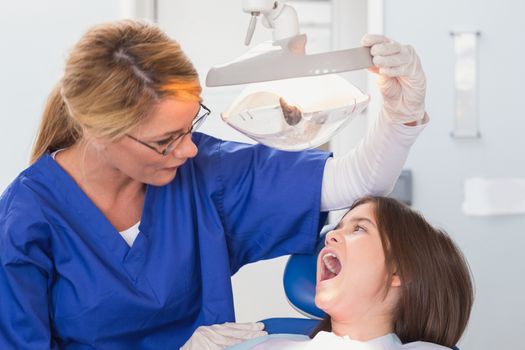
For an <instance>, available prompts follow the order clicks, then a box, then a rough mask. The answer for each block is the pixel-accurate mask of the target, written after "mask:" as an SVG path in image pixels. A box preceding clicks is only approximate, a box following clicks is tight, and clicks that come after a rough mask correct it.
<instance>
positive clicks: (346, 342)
mask: <svg viewBox="0 0 525 350" xmlns="http://www.w3.org/2000/svg"><path fill="white" fill-rule="evenodd" d="M315 302H316V305H317V306H318V307H319V308H321V309H322V310H324V311H325V312H326V313H327V315H329V316H327V317H326V318H325V319H324V320H323V321H322V322H321V323H320V324H319V326H318V327H317V329H316V330H315V331H314V333H313V334H312V336H311V339H308V338H303V339H300V338H297V337H287V338H275V339H269V340H266V341H264V342H260V343H259V344H258V345H256V346H255V347H251V346H250V347H245V348H247V349H248V348H252V349H257V350H261V349H287V350H289V349H290V350H291V349H347V350H361V349H363V350H364V349H367V350H372V349H389V350H390V349H392V350H394V349H396V350H397V349H410V350H416V349H417V350H434V349H435V350H439V349H446V348H451V347H453V346H455V344H456V343H457V342H458V340H459V339H460V338H461V335H462V334H463V331H464V330H465V327H466V325H467V322H468V318H469V315H470V311H471V308H472V302H473V287H472V281H471V277H470V273H469V269H468V266H467V263H466V261H465V259H464V257H463V255H462V254H461V252H460V251H459V249H458V248H457V247H456V246H455V244H454V243H453V242H452V240H451V239H450V237H449V236H448V235H447V234H446V233H445V232H443V231H441V230H438V229H435V228H434V227H432V226H431V225H430V224H429V223H428V222H427V221H426V220H425V219H424V218H423V217H422V216H421V215H420V214H418V213H417V212H415V211H414V210H412V209H410V208H409V207H407V206H405V205H403V204H402V203H400V202H398V201H396V200H395V199H391V198H385V197H365V198H363V199H361V200H359V201H357V202H356V203H355V204H354V205H353V206H352V208H351V210H350V211H349V212H348V213H347V214H346V215H345V216H344V217H343V219H342V220H341V222H340V223H339V224H338V226H337V227H336V228H335V230H333V231H331V232H329V233H328V234H327V235H326V244H325V247H324V248H323V249H322V250H321V252H320V253H319V257H318V264H317V286H316V297H315Z"/></svg>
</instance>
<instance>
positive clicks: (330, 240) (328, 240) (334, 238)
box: [324, 231, 339, 246]
mask: <svg viewBox="0 0 525 350" xmlns="http://www.w3.org/2000/svg"><path fill="white" fill-rule="evenodd" d="M337 243H339V236H338V233H337V231H330V232H328V233H327V234H326V237H325V241H324V244H325V245H326V246H327V245H331V244H337Z"/></svg>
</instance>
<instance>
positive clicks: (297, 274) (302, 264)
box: [261, 225, 459, 350]
mask: <svg viewBox="0 0 525 350" xmlns="http://www.w3.org/2000/svg"><path fill="white" fill-rule="evenodd" d="M334 227H335V225H326V226H325V227H324V228H323V229H322V231H321V233H320V235H319V240H318V242H317V246H316V250H315V254H295V255H292V256H290V258H289V259H288V262H287V263H286V267H285V269H284V276H283V285H284V291H285V294H286V297H287V299H288V302H289V303H290V305H291V306H292V307H293V308H294V309H295V310H296V311H298V312H299V313H301V314H303V315H305V316H306V317H308V318H293V317H280V318H279V317H276V318H268V319H265V320H261V322H263V323H264V325H265V330H266V331H267V332H268V334H278V333H286V334H304V335H309V334H311V333H312V332H313V330H314V329H315V327H316V326H317V324H318V323H319V321H320V320H321V319H322V318H323V317H324V316H325V313H324V312H323V311H322V310H321V309H319V308H318V307H317V306H315V284H316V273H317V255H318V254H319V252H320V251H321V249H323V247H324V241H325V236H326V233H328V232H329V231H330V230H332V229H333V228H334ZM452 350H459V348H457V347H454V348H452Z"/></svg>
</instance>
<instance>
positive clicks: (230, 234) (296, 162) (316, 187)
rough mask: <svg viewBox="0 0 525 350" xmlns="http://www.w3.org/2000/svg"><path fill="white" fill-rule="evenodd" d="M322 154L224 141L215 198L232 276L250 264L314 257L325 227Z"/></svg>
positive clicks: (220, 146) (218, 157)
mask: <svg viewBox="0 0 525 350" xmlns="http://www.w3.org/2000/svg"><path fill="white" fill-rule="evenodd" d="M329 156H330V154H329V153H327V152H322V151H317V150H316V151H307V152H306V151H305V152H284V151H278V150H274V149H270V148H268V147H265V146H262V145H246V144H240V143H234V142H221V143H219V147H218V150H217V152H216V157H215V159H216V161H217V163H216V164H217V169H216V172H217V174H218V176H217V181H218V183H219V189H220V190H219V191H218V193H217V194H216V196H215V198H214V200H215V202H216V205H217V207H218V211H219V213H220V216H221V220H222V224H223V227H224V229H225V234H226V239H227V242H228V249H229V256H230V268H231V272H232V274H233V273H235V272H236V271H237V270H238V269H239V268H240V267H242V266H243V265H245V264H248V263H251V262H255V261H258V260H261V259H269V258H274V257H277V256H281V255H286V254H293V253H312V252H313V250H314V247H315V243H316V239H317V235H318V232H319V229H320V227H321V226H322V225H323V224H324V222H325V220H326V215H325V213H321V212H320V205H321V185H322V178H323V171H324V165H325V162H326V160H327V158H328V157H329Z"/></svg>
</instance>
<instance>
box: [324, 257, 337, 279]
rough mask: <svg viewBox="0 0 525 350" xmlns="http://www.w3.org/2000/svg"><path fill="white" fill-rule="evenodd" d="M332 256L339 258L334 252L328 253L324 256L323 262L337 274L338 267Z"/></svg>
mask: <svg viewBox="0 0 525 350" xmlns="http://www.w3.org/2000/svg"><path fill="white" fill-rule="evenodd" d="M330 258H334V259H337V256H336V255H335V254H333V253H327V254H325V255H324V256H323V262H324V265H325V266H326V268H327V269H328V270H329V271H330V272H331V273H335V274H337V270H336V267H335V266H334V265H333V264H332V262H331V261H330Z"/></svg>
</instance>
